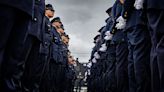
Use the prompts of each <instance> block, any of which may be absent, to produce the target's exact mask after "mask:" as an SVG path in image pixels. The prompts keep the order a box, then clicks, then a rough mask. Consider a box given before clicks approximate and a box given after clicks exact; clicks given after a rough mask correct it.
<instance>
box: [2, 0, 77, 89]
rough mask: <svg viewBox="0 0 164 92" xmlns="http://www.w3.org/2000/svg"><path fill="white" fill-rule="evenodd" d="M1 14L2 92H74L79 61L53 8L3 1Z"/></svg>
mask: <svg viewBox="0 0 164 92" xmlns="http://www.w3.org/2000/svg"><path fill="white" fill-rule="evenodd" d="M0 10H1V13H0V31H1V34H0V92H73V88H74V82H75V79H76V75H75V69H74V64H75V63H76V61H75V59H74V57H73V56H72V55H71V52H70V50H69V49H68V46H69V40H70V38H69V35H68V34H66V32H65V29H64V25H63V23H62V21H61V19H60V17H55V18H54V15H55V10H54V8H53V6H52V5H51V4H46V5H45V0H26V1H22V0H1V1H0ZM51 18H52V20H51ZM50 20H51V21H50Z"/></svg>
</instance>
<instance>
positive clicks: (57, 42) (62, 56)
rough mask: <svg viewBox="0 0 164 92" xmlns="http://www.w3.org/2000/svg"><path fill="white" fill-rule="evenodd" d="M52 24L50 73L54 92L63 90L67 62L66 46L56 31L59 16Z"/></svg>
mask: <svg viewBox="0 0 164 92" xmlns="http://www.w3.org/2000/svg"><path fill="white" fill-rule="evenodd" d="M51 23H52V26H53V39H54V40H53V43H52V59H51V61H50V73H52V79H53V84H52V88H53V91H54V92H64V90H65V88H66V85H65V70H66V66H67V63H68V57H67V53H66V52H67V51H68V50H67V48H66V47H65V46H64V45H63V42H62V39H61V33H60V32H59V31H57V30H58V29H61V25H62V23H61V21H60V18H59V17H56V18H54V19H53V20H52V21H51Z"/></svg>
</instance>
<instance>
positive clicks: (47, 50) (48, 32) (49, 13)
mask: <svg viewBox="0 0 164 92" xmlns="http://www.w3.org/2000/svg"><path fill="white" fill-rule="evenodd" d="M54 14H55V10H54V8H53V6H52V5H51V4H47V5H46V8H45V17H44V21H43V22H45V23H44V24H45V25H44V26H45V29H44V30H45V34H43V36H42V37H43V43H42V44H41V46H40V53H42V56H41V57H40V58H41V60H42V62H44V67H43V71H42V75H41V81H40V88H39V89H40V92H50V91H51V89H50V85H51V82H52V81H51V78H50V77H49V76H50V74H49V66H50V63H49V62H50V59H51V51H52V47H51V46H52V41H53V34H52V31H53V27H52V24H51V22H50V18H52V17H53V16H54Z"/></svg>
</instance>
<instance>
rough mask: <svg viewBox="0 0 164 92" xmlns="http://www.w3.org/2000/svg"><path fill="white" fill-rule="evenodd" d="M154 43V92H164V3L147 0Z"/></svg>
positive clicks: (158, 0)
mask: <svg viewBox="0 0 164 92" xmlns="http://www.w3.org/2000/svg"><path fill="white" fill-rule="evenodd" d="M145 1H146V5H147V18H148V24H149V30H150V35H151V41H152V48H151V58H150V66H151V77H152V81H151V82H152V87H151V88H152V92H164V67H163V66H164V62H163V61H164V1H163V0H145Z"/></svg>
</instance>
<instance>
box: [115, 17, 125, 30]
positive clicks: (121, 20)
mask: <svg viewBox="0 0 164 92" xmlns="http://www.w3.org/2000/svg"><path fill="white" fill-rule="evenodd" d="M116 22H118V23H117V24H116V26H115V27H116V28H117V29H124V28H125V26H126V19H124V18H123V17H122V16H120V17H119V18H118V19H117V20H116Z"/></svg>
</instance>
